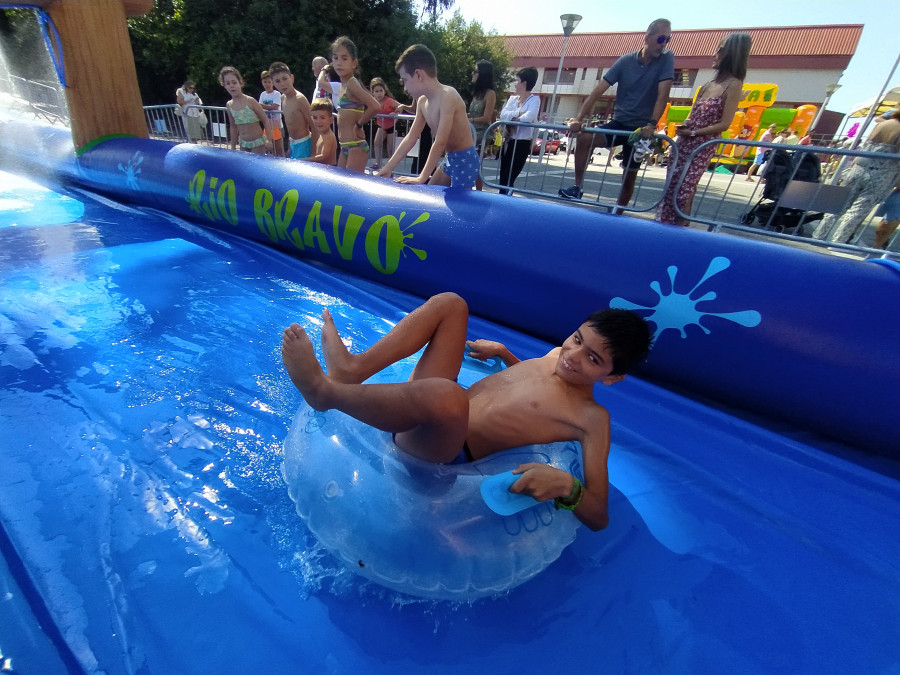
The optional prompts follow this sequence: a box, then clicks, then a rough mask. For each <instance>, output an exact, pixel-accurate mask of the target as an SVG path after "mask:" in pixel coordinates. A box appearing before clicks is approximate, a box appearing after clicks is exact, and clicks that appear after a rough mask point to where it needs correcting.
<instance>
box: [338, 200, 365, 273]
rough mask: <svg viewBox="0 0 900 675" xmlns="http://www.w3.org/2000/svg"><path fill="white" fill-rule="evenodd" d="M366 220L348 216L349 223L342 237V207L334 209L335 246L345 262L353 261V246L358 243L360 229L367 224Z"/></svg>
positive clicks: (352, 214) (353, 215)
mask: <svg viewBox="0 0 900 675" xmlns="http://www.w3.org/2000/svg"><path fill="white" fill-rule="evenodd" d="M365 220H366V219H365V218H363V217H362V216H358V215H356V214H355V213H351V214H350V215H348V216H347V222H346V223H344V227H343V235H344V236H343V237H342V236H341V207H340V206H335V207H334V217H333V219H332V231H333V232H334V244H335V246H337V250H338V253H340V254H341V257H342V258H343V259H344V260H352V259H353V245H354V244H355V243H356V237H357V235H358V234H359V228H361V227H362V224H363V223H364V222H365Z"/></svg>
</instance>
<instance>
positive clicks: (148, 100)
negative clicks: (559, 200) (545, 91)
mask: <svg viewBox="0 0 900 675" xmlns="http://www.w3.org/2000/svg"><path fill="white" fill-rule="evenodd" d="M451 4H452V0H420V1H419V3H418V4H415V3H414V1H413V0H329V1H328V2H322V1H321V0H155V1H154V7H153V9H152V10H151V11H150V12H149V13H148V14H147V15H146V16H142V17H137V18H134V19H129V21H128V26H129V33H130V36H131V45H132V51H133V53H134V60H135V65H136V68H137V75H138V85H139V87H140V91H141V98H142V100H143V102H144V104H145V105H156V104H170V103H174V101H175V90H176V89H177V88H178V87H179V86H181V84H182V83H183V82H184V81H185V80H186V79H191V80H194V81H195V82H196V83H197V91H198V92H199V93H200V95H201V96H202V97H203V100H204V102H205V103H207V104H209V105H221V104H224V103H225V102H226V101H227V99H228V95H227V94H226V92H225V90H224V89H223V88H222V87H221V86H220V85H219V84H218V81H217V76H218V72H219V70H220V69H221V68H222V66H225V65H231V66H234V67H236V68H237V69H238V70H239V71H241V73H242V74H243V75H244V79H245V91H246V92H247V93H248V94H250V95H253V96H256V95H258V93H259V92H260V91H261V85H260V82H259V73H260V71H262V70H264V69H266V68H268V66H269V64H271V63H272V62H273V61H276V60H277V61H284V62H286V63H287V64H288V65H289V66H290V67H291V69H292V71H293V73H294V76H295V85H296V86H297V88H298V89H299V90H300V91H302V92H304V93H305V94H307V96H308V95H309V94H310V93H311V92H312V89H313V86H314V83H313V77H312V72H311V68H310V64H311V62H312V59H313V57H314V56H317V55H321V56H325V57H326V58H330V56H331V43H332V41H333V40H334V38H336V37H337V36H339V35H348V36H350V38H351V39H352V40H353V41H354V42H355V43H356V46H357V49H358V52H359V72H358V76H359V78H360V80H361V81H362V82H363V84H368V82H369V81H370V80H371V79H372V78H373V77H376V76H378V77H383V78H384V79H385V81H386V82H387V83H388V85H389V86H390V87H391V88H392V89H393V93H394V95H395V97H397V98H398V99H402V100H408V97H406V96H405V93H404V92H403V91H402V88H401V87H400V86H399V79H398V77H397V76H396V74H395V73H394V63H395V62H396V60H397V57H398V56H399V55H400V54H401V53H402V52H403V50H404V49H406V48H407V47H408V46H409V45H411V44H415V43H423V44H426V45H428V46H429V47H430V48H431V49H432V50H433V51H434V52H435V55H436V56H437V60H438V76H439V78H440V80H441V81H442V82H444V83H445V84H450V85H452V86H454V87H456V88H457V89H458V90H459V92H460V93H461V94H462V95H463V97H464V98H467V99H468V98H469V97H470V95H471V94H470V88H471V74H472V69H473V67H474V65H475V63H476V61H479V60H482V59H485V60H488V61H491V62H492V63H493V64H494V68H495V72H496V73H497V75H498V82H497V89H498V91H503V89H505V84H506V82H505V81H501V80H502V79H503V78H504V76H506V72H507V69H508V67H509V64H510V63H511V61H512V55H511V54H509V53H508V52H507V51H506V49H505V47H504V43H503V39H502V38H500V37H499V36H498V35H496V33H489V34H488V33H485V32H484V29H483V28H482V27H481V25H480V24H479V23H478V22H473V23H471V24H467V23H466V21H465V20H464V19H463V18H462V16H461V14H460V13H459V12H457V13H456V14H455V15H454V16H453V17H452V18H451V19H450V20H449V21H447V22H446V23H442V22H441V21H440V20H439V19H438V15H439V12H441V11H442V10H444V9H446V8H448V7H449V6H450V5H451ZM419 12H421V16H420V15H419ZM0 34H2V37H3V42H4V44H8V45H12V46H13V47H14V48H13V49H7V50H6V52H7V56H8V57H9V55H10V54H14V55H15V68H14V69H13V67H12V64H11V70H14V71H15V74H17V75H20V76H22V77H26V78H28V79H38V80H40V79H47V78H48V77H49V78H51V79H52V74H50V73H47V72H45V71H47V65H46V64H49V59H48V58H47V56H46V49H45V47H44V41H43V39H42V38H41V37H40V31H39V29H38V28H37V22H36V21H35V20H34V14H33V12H31V11H28V10H5V11H0ZM35 52H40V54H35ZM34 64H41V68H40V72H38V69H37V68H36V67H35V65H34ZM51 71H52V69H51ZM506 79H507V80H508V77H507V78H506Z"/></svg>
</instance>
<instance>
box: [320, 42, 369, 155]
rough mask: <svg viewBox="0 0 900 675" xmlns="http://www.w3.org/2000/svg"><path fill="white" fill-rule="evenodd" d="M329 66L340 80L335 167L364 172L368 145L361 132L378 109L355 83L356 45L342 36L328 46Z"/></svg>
mask: <svg viewBox="0 0 900 675" xmlns="http://www.w3.org/2000/svg"><path fill="white" fill-rule="evenodd" d="M331 65H332V67H333V68H334V71H335V72H336V73H337V74H338V75H340V77H341V90H340V93H339V94H338V97H337V99H335V104H336V105H337V109H338V119H337V122H338V142H339V143H340V146H341V156H340V159H338V165H339V166H341V167H343V168H346V169H350V170H351V171H365V169H366V164H367V163H368V161H369V142H368V141H367V140H366V132H365V128H366V125H368V123H369V122H371V121H372V118H373V117H375V115H377V114H378V110H379V108H380V107H381V106H380V105H379V103H378V101H376V100H375V97H374V96H372V94H370V93H369V90H368V89H366V88H365V87H364V86H362V83H360V81H359V80H358V79H356V68H357V66H359V60H358V58H357V53H356V45H355V44H353V40H351V39H350V38H348V37H347V36H345V35H342V36H341V37H339V38H337V39H336V40H335V41H334V43H333V44H332V45H331Z"/></svg>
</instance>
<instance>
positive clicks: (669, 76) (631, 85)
mask: <svg viewBox="0 0 900 675" xmlns="http://www.w3.org/2000/svg"><path fill="white" fill-rule="evenodd" d="M671 39H672V25H671V23H670V22H669V20H668V19H657V20H656V21H654V22H653V23H651V24H650V26H649V27H648V28H647V33H646V35H644V46H643V47H641V48H640V49H639V50H638V51H636V52H631V53H630V54H625V55H624V56H622V57H620V58H619V59H618V60H617V61H616V62H615V63H614V64H613V66H612V68H610V69H609V70H607V71H606V72H605V73H604V74H603V77H602V78H601V80H600V83H599V84H598V85H597V86H596V87H594V90H593V91H592V92H591V94H590V96H588V97H587V99H586V100H585V102H584V103H583V104H582V105H581V108H580V109H579V111H578V115H577V116H576V117H575V118H573V119H568V120H566V124H568V125H569V135H570V136H575V135H576V134H577V142H576V144H575V185H573V186H572V187H570V188H568V189H567V190H560V191H559V196H560V197H563V198H565V199H581V196H582V194H583V190H582V184H583V181H584V172H585V170H586V169H587V162H588V157H589V156H590V153H591V152H592V151H593V148H595V147H598V148H607V147H612V146H616V145H620V144H624V145H625V152H624V158H625V159H624V166H625V174H624V178H623V180H622V189H621V191H620V192H619V198H618V200H617V203H618V204H619V205H620V206H627V205H628V203H629V202H630V201H631V195H632V194H633V193H634V183H635V179H636V178H637V172H638V169H639V168H640V161H636V160H635V159H634V158H633V157H632V155H633V153H634V147H635V141H636V140H637V139H636V138H635V139H634V140H633V141H630V139H629V134H631V133H632V132H634V131H635V129H640V130H641V134H640V136H641V138H643V139H649V138H650V136H652V135H653V132H654V130H655V129H656V124H657V122H658V121H659V118H660V117H661V116H662V114H663V111H664V110H665V108H666V103H667V102H668V100H669V91H670V90H671V88H672V81H673V80H674V79H675V55H674V54H673V53H672V52H671V51H669V50H668V49H666V45H668V44H669V41H670V40H671ZM613 85H618V88H617V89H616V102H615V109H614V111H613V117H612V120H610V121H609V122H607V123H606V124H603V125H602V126H601V127H600V128H601V129H609V130H611V131H623V132H628V133H627V134H589V133H582V129H584V127H586V126H587V125H588V120H589V119H590V115H591V111H592V110H593V108H594V105H595V104H596V103H597V100H598V99H599V98H600V97H601V96H602V95H603V94H604V92H606V90H607V89H609V88H610V87H611V86H613ZM629 141H630V142H629ZM621 212H622V210H621V209H616V213H617V214H619V213H621Z"/></svg>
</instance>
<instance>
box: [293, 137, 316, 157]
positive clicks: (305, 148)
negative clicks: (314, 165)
mask: <svg viewBox="0 0 900 675" xmlns="http://www.w3.org/2000/svg"><path fill="white" fill-rule="evenodd" d="M307 157H312V134H310V135H309V136H307V137H306V138H301V139H300V140H299V141H295V140H294V139H293V138H292V139H291V159H306V158H307Z"/></svg>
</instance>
